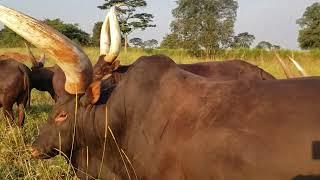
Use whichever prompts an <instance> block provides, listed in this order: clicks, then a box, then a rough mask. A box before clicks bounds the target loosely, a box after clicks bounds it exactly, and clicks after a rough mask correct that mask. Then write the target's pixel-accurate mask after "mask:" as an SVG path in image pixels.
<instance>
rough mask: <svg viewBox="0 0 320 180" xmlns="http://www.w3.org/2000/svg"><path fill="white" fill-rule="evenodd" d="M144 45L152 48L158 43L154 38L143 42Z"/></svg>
mask: <svg viewBox="0 0 320 180" xmlns="http://www.w3.org/2000/svg"><path fill="white" fill-rule="evenodd" d="M143 44H144V47H148V48H149V49H154V48H155V47H156V46H157V45H158V41H157V40H155V39H151V40H147V41H145V42H143Z"/></svg>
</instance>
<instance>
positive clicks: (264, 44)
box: [256, 41, 281, 50]
mask: <svg viewBox="0 0 320 180" xmlns="http://www.w3.org/2000/svg"><path fill="white" fill-rule="evenodd" d="M256 48H257V49H266V50H273V49H281V47H280V46H279V45H274V44H271V43H270V42H268V41H261V42H259V43H258V44H257V46H256Z"/></svg>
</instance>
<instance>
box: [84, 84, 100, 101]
mask: <svg viewBox="0 0 320 180" xmlns="http://www.w3.org/2000/svg"><path fill="white" fill-rule="evenodd" d="M100 89H101V81H95V82H93V83H91V84H90V86H89V87H88V89H87V91H86V94H85V96H84V97H83V98H84V99H83V100H84V101H85V102H87V103H85V104H88V103H90V104H95V103H97V102H98V100H99V98H100Z"/></svg>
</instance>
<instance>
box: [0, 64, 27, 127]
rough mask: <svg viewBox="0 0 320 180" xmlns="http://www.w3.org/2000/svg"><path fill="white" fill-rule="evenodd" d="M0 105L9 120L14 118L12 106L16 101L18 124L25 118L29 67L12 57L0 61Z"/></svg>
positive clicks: (20, 124) (21, 123)
mask: <svg viewBox="0 0 320 180" xmlns="http://www.w3.org/2000/svg"><path fill="white" fill-rule="evenodd" d="M0 72H1V73H0V107H2V108H3V112H4V115H5V116H6V117H7V118H8V119H9V121H13V120H14V114H13V110H12V106H13V105H14V104H15V103H16V104H17V106H18V111H19V119H18V123H17V124H18V125H19V126H20V127H21V126H22V125H23V123H24V120H25V114H24V109H25V107H26V105H27V102H28V100H29V99H30V97H29V96H30V79H29V76H30V74H31V72H30V69H29V68H28V67H27V66H25V65H24V64H22V63H20V62H17V61H15V60H12V59H8V60H1V61H0Z"/></svg>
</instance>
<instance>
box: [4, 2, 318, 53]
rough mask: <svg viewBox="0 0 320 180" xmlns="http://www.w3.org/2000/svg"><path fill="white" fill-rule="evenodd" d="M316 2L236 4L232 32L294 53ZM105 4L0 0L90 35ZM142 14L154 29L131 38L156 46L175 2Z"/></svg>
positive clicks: (155, 4)
mask: <svg viewBox="0 0 320 180" xmlns="http://www.w3.org/2000/svg"><path fill="white" fill-rule="evenodd" d="M317 1H319V0H238V2H239V9H238V17H237V22H236V27H235V32H236V33H240V32H249V33H251V34H254V35H255V36H256V42H259V41H262V40H266V41H269V42H271V43H274V44H278V45H280V46H282V47H283V48H289V49H297V48H298V43H297V36H298V26H297V25H296V20H297V19H298V18H300V17H301V16H302V14H303V12H304V10H305V9H306V7H307V6H310V5H311V4H312V3H314V2H317ZM103 3H104V0H54V1H50V0H25V1H23V0H0V4H2V5H5V6H8V7H11V8H14V9H16V10H19V11H22V12H24V13H26V14H28V15H30V16H33V17H35V18H37V19H44V18H57V17H59V18H61V19H62V20H63V21H65V22H68V23H78V24H79V25H80V27H81V28H82V29H84V30H85V31H86V32H88V33H90V34H91V31H92V27H93V24H94V23H95V22H97V21H102V20H103V19H104V16H105V15H106V11H102V10H100V9H98V8H97V6H98V5H102V4H103ZM147 3H148V7H147V8H145V9H144V11H146V12H148V13H152V14H154V16H155V19H154V20H155V24H156V25H157V27H156V28H151V29H148V30H145V31H143V32H135V33H133V34H132V35H131V37H141V38H142V39H144V40H148V39H157V40H159V42H160V41H161V40H162V38H163V36H164V35H165V34H166V33H168V32H169V31H170V30H169V25H170V22H171V21H172V15H171V11H172V9H173V8H175V6H176V3H175V0H147Z"/></svg>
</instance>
